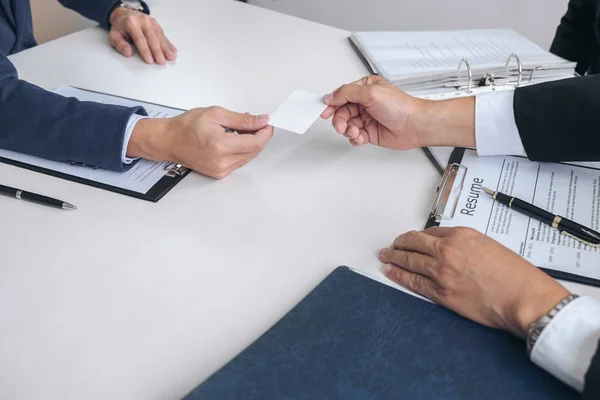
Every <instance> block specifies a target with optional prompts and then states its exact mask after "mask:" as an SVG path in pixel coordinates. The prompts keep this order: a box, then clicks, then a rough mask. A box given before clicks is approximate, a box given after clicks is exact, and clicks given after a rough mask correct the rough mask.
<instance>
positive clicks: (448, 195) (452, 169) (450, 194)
mask: <svg viewBox="0 0 600 400" xmlns="http://www.w3.org/2000/svg"><path fill="white" fill-rule="evenodd" d="M466 176H467V167H465V166H464V165H461V164H458V163H454V164H450V165H448V167H446V171H445V172H444V176H443V177H442V182H441V183H440V186H439V188H438V192H437V194H436V195H435V199H434V200H433V205H432V206H431V211H430V212H429V218H430V219H433V220H435V222H437V223H440V222H441V221H442V219H452V218H454V213H455V212H456V208H457V206H458V199H459V198H460V194H461V192H462V189H463V184H464V182H465V177H466Z"/></svg>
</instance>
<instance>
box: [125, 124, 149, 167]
mask: <svg viewBox="0 0 600 400" xmlns="http://www.w3.org/2000/svg"><path fill="white" fill-rule="evenodd" d="M146 118H149V117H146V116H144V115H139V114H133V115H132V116H131V118H129V122H127V126H126V127H125V136H124V137H123V151H122V152H121V162H122V163H123V164H131V163H132V162H134V161H135V160H137V158H129V157H127V146H128V145H129V139H131V134H132V133H133V129H134V128H135V124H137V123H138V121H140V120H142V119H146Z"/></svg>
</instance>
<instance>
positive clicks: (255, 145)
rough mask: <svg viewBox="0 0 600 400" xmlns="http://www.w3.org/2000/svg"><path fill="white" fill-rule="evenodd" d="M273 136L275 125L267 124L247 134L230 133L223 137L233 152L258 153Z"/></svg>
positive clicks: (228, 149) (230, 151)
mask: <svg viewBox="0 0 600 400" xmlns="http://www.w3.org/2000/svg"><path fill="white" fill-rule="evenodd" d="M272 137H273V127H272V126H266V127H264V128H263V129H260V130H258V131H257V132H256V133H253V134H252V133H251V134H246V135H235V134H228V135H227V136H224V137H223V141H224V144H225V145H226V149H227V151H228V152H229V153H231V154H248V153H251V154H258V153H260V152H261V151H263V149H264V148H265V146H266V145H267V143H268V142H269V140H271V138H272Z"/></svg>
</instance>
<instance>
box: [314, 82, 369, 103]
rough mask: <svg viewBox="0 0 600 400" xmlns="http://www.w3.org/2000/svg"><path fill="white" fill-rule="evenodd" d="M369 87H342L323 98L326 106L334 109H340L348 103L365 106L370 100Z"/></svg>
mask: <svg viewBox="0 0 600 400" xmlns="http://www.w3.org/2000/svg"><path fill="white" fill-rule="evenodd" d="M366 89H367V86H361V85H357V84H353V83H351V84H346V85H343V86H341V87H340V88H339V89H337V90H336V91H335V92H333V93H331V94H328V95H326V96H324V97H323V101H324V102H325V104H327V105H329V106H334V107H340V106H343V105H344V104H347V103H358V104H363V103H365V102H366V101H367V100H368V93H369V91H368V90H366Z"/></svg>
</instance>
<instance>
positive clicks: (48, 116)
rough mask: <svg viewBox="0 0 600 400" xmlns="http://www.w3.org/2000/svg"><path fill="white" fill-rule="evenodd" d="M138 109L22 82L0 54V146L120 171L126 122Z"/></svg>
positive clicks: (121, 169) (143, 112) (141, 112)
mask: <svg viewBox="0 0 600 400" xmlns="http://www.w3.org/2000/svg"><path fill="white" fill-rule="evenodd" d="M134 113H139V114H142V115H146V112H145V111H144V109H143V108H141V107H134V108H127V107H120V106H113V105H106V104H99V103H92V102H83V101H79V100H77V99H74V98H67V97H63V96H60V95H58V94H55V93H52V92H48V91H46V90H44V89H42V88H40V87H37V86H35V85H32V84H30V83H28V82H25V81H23V80H20V79H19V78H18V76H17V71H16V70H15V68H14V66H13V65H12V64H11V62H10V61H9V59H8V58H7V57H6V55H5V54H4V53H2V52H1V51H0V148H2V149H6V150H12V151H16V152H19V153H24V154H30V155H34V156H38V157H43V158H47V159H51V160H55V161H67V162H78V163H84V164H87V165H93V166H98V167H101V168H105V169H111V170H115V171H123V170H124V169H126V168H128V166H126V165H123V163H122V160H121V156H122V150H123V140H124V135H125V128H126V126H127V123H128V122H129V118H130V117H131V116H132V115H133V114H134Z"/></svg>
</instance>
